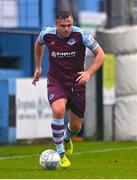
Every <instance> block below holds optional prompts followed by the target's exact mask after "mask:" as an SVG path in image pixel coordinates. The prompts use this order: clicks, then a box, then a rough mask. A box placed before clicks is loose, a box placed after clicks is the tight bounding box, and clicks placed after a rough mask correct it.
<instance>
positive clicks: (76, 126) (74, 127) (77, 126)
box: [71, 124, 81, 132]
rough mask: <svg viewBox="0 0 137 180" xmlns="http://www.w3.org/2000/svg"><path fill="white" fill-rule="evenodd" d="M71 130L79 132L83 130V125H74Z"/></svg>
mask: <svg viewBox="0 0 137 180" xmlns="http://www.w3.org/2000/svg"><path fill="white" fill-rule="evenodd" d="M71 129H72V131H75V132H79V131H80V130H81V124H74V125H72V127H71Z"/></svg>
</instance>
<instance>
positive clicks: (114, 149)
mask: <svg viewBox="0 0 137 180" xmlns="http://www.w3.org/2000/svg"><path fill="white" fill-rule="evenodd" d="M133 149H137V146H131V147H123V148H108V149H99V150H94V151H82V152H76V153H74V155H76V156H77V155H81V154H87V153H89V154H92V153H103V152H111V151H121V150H122V151H127V150H133ZM34 156H39V154H29V155H17V156H3V157H0V161H2V160H10V159H21V158H30V157H34Z"/></svg>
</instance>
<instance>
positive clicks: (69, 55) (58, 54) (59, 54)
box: [51, 51, 76, 58]
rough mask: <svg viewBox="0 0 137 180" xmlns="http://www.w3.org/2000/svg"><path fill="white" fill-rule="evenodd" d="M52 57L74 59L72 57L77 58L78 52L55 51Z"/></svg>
mask: <svg viewBox="0 0 137 180" xmlns="http://www.w3.org/2000/svg"><path fill="white" fill-rule="evenodd" d="M51 56H52V57H54V58H56V57H57V58H64V57H66V58H72V57H75V56H76V52H75V51H71V52H55V51H52V52H51Z"/></svg>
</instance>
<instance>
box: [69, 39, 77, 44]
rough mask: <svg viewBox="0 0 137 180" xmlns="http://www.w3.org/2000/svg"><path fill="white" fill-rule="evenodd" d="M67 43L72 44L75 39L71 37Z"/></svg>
mask: <svg viewBox="0 0 137 180" xmlns="http://www.w3.org/2000/svg"><path fill="white" fill-rule="evenodd" d="M67 43H68V44H69V45H73V44H75V43H76V40H75V39H74V38H71V39H69V40H68V42H67Z"/></svg>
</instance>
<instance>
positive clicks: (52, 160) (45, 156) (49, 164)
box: [39, 149, 61, 170]
mask: <svg viewBox="0 0 137 180" xmlns="http://www.w3.org/2000/svg"><path fill="white" fill-rule="evenodd" d="M60 160H61V159H60V156H59V154H58V153H57V152H56V151H54V150H52V149H48V150H45V151H43V152H42V153H41V155H40V158H39V163H40V166H41V167H42V168H43V169H45V170H46V169H48V170H55V169H58V167H59V162H60Z"/></svg>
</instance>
